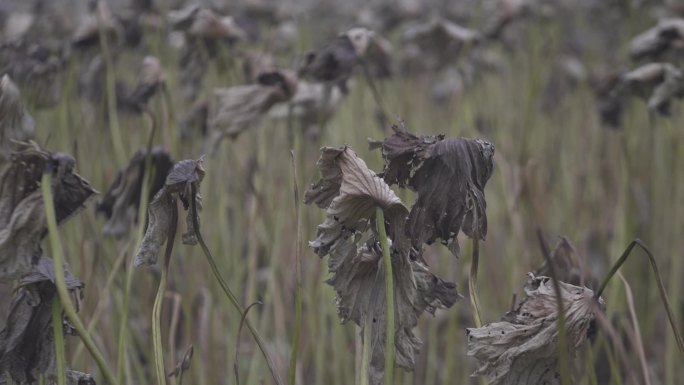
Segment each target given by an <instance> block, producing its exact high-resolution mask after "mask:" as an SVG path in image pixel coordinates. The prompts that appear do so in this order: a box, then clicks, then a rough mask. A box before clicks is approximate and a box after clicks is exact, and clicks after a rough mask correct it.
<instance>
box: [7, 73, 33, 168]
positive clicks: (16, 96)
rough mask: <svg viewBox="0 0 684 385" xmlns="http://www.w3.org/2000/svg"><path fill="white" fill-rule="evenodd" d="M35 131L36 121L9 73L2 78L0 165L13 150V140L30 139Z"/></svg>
mask: <svg viewBox="0 0 684 385" xmlns="http://www.w3.org/2000/svg"><path fill="white" fill-rule="evenodd" d="M34 133H35V123H34V121H33V118H32V117H31V115H29V113H28V111H26V107H24V103H23V102H22V100H21V94H20V93H19V88H17V86H16V85H15V84H14V83H13V82H12V79H10V77H9V76H8V75H4V76H3V77H2V80H0V165H2V164H4V163H5V162H6V161H7V160H8V159H9V156H10V153H11V152H12V148H13V145H12V141H13V140H29V139H32V138H33V135H34Z"/></svg>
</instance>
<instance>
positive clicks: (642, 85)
mask: <svg viewBox="0 0 684 385" xmlns="http://www.w3.org/2000/svg"><path fill="white" fill-rule="evenodd" d="M618 87H619V88H618V89H617V90H616V91H615V92H616V93H617V94H619V95H622V96H623V97H626V96H627V95H629V94H634V95H637V96H640V97H642V98H645V99H647V100H648V102H647V103H648V109H649V110H650V111H652V112H657V113H659V114H663V115H668V114H669V111H670V104H671V102H672V101H674V100H675V99H680V98H682V97H684V74H682V71H680V70H679V69H677V67H675V66H674V65H672V64H670V63H649V64H646V65H643V66H641V67H639V68H637V69H634V70H632V71H630V72H627V73H626V74H624V75H622V77H621V83H620V84H619V85H618Z"/></svg>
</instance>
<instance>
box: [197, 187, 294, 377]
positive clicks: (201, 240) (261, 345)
mask: <svg viewBox="0 0 684 385" xmlns="http://www.w3.org/2000/svg"><path fill="white" fill-rule="evenodd" d="M190 190H191V198H190V210H191V214H190V215H191V217H192V224H193V227H194V228H195V236H196V237H197V241H198V243H199V244H200V247H201V248H202V251H203V252H204V256H205V257H206V258H207V262H208V263H209V266H210V267H211V272H212V273H213V274H214V277H215V278H216V280H217V281H218V283H219V286H221V289H222V290H223V293H224V294H225V295H226V297H227V298H228V300H229V301H230V303H231V304H232V305H233V306H234V307H235V309H236V310H237V311H238V313H239V314H240V317H244V316H245V311H244V309H242V306H241V305H240V302H239V301H238V299H237V297H236V296H235V294H233V292H232V291H231V290H230V288H229V287H228V283H226V280H225V279H223V276H222V275H221V273H220V272H219V270H218V266H217V265H216V260H215V259H214V256H213V255H212V254H211V251H210V250H209V247H207V244H206V243H205V242H204V238H203V237H202V232H201V231H200V224H199V221H198V220H197V217H198V215H197V202H196V200H195V196H196V194H197V188H196V187H195V185H192V186H191V187H190ZM245 324H246V325H247V328H248V329H249V331H250V333H251V334H252V336H253V337H254V340H255V341H256V343H257V346H258V347H259V350H261V353H262V354H263V355H264V358H265V359H266V363H267V365H268V369H269V370H270V371H271V376H272V377H273V380H274V381H275V383H276V384H277V385H282V384H283V380H282V379H281V378H280V376H279V375H278V372H277V371H276V370H275V364H274V363H273V360H272V359H271V357H270V355H269V354H268V352H267V350H266V346H265V344H264V341H263V340H262V338H261V336H260V335H259V332H257V330H256V329H255V328H254V326H252V323H251V322H249V319H247V318H245Z"/></svg>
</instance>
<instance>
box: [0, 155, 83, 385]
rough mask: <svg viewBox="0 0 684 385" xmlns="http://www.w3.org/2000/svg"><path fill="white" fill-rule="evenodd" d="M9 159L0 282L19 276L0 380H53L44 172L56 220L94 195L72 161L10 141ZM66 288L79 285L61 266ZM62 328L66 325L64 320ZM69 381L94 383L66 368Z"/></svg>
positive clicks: (0, 345)
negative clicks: (43, 243)
mask: <svg viewBox="0 0 684 385" xmlns="http://www.w3.org/2000/svg"><path fill="white" fill-rule="evenodd" d="M13 145H14V146H13V149H14V152H13V153H12V154H11V155H10V156H9V161H8V162H7V163H5V164H0V167H2V169H1V171H0V282H10V281H13V280H16V279H18V280H19V285H18V286H17V288H16V290H15V293H14V297H13V299H12V304H11V307H10V311H9V313H8V314H7V321H6V326H5V329H4V330H2V331H0V382H3V378H4V379H5V380H7V378H11V379H12V380H13V381H14V382H15V383H19V384H29V383H33V382H34V381H36V380H37V379H38V377H39V376H40V375H45V376H46V378H47V380H48V381H49V382H50V383H52V382H54V376H55V358H54V341H53V336H52V328H51V326H50V320H51V305H52V301H53V298H55V295H56V290H57V289H56V286H55V273H54V268H55V267H54V266H53V262H52V260H51V259H50V258H48V257H46V256H44V255H43V252H42V249H41V246H40V244H41V240H42V239H43V237H44V236H45V235H46V234H47V220H46V216H45V205H44V201H43V194H42V191H41V189H40V184H41V179H42V176H43V174H44V173H49V174H50V175H51V176H52V178H51V183H52V186H51V189H52V193H53V205H54V208H55V214H56V219H57V223H58V224H61V223H63V222H64V221H65V220H67V219H68V218H70V217H71V216H72V215H73V214H74V213H76V212H77V211H78V210H80V209H81V208H82V207H83V204H84V203H85V202H86V201H87V200H88V199H89V198H90V197H91V196H92V195H93V194H94V193H95V190H94V189H93V188H92V187H91V186H90V184H89V183H88V182H87V181H86V180H84V179H83V178H81V177H80V176H79V175H78V174H77V173H75V171H74V167H75V160H74V159H73V158H72V157H70V156H69V155H67V154H63V153H51V152H47V151H45V150H43V149H41V148H40V147H39V146H38V145H37V144H36V143H34V142H28V143H26V142H13ZM59 268H64V269H65V277H66V285H67V289H68V290H70V291H71V292H72V293H73V294H80V290H81V289H82V288H83V286H84V285H83V283H82V282H81V281H79V280H77V279H76V278H74V277H73V276H71V274H70V273H69V272H68V271H67V270H66V268H65V267H62V266H60V267H59ZM64 327H65V332H67V333H69V332H70V331H71V327H70V326H69V324H68V323H67V322H66V321H64ZM69 378H70V379H71V380H72V382H71V383H79V382H81V381H84V382H83V383H94V382H93V381H92V378H91V377H90V376H89V375H86V374H83V373H78V372H70V375H69Z"/></svg>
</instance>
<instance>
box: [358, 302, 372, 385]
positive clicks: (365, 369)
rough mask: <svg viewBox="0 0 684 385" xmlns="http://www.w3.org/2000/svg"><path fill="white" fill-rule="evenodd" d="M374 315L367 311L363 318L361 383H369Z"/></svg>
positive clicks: (362, 384) (364, 384)
mask: <svg viewBox="0 0 684 385" xmlns="http://www.w3.org/2000/svg"><path fill="white" fill-rule="evenodd" d="M369 310H370V309H369ZM372 319H373V316H371V314H370V312H366V317H365V319H364V320H363V350H362V352H361V373H360V375H361V381H360V383H361V385H368V375H369V372H370V351H371V330H373V322H372V321H371V320H372Z"/></svg>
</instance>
